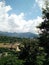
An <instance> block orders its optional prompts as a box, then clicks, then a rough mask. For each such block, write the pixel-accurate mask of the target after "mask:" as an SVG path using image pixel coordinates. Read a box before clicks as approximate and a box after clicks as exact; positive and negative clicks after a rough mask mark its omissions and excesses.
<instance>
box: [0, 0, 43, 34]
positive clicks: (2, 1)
mask: <svg viewBox="0 0 49 65" xmlns="http://www.w3.org/2000/svg"><path fill="white" fill-rule="evenodd" d="M43 5H44V1H43V0H0V31H4V32H18V33H20V32H32V33H38V30H37V28H36V26H38V25H39V24H40V23H41V22H42V21H43V20H42V18H41V15H42V12H41V11H42V9H41V8H42V6H43ZM43 7H44V6H43Z"/></svg>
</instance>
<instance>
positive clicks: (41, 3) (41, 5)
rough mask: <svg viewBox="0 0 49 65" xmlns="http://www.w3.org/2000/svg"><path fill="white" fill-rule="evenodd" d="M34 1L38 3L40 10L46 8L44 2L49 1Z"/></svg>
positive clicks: (47, 0)
mask: <svg viewBox="0 0 49 65" xmlns="http://www.w3.org/2000/svg"><path fill="white" fill-rule="evenodd" d="M35 1H36V2H37V3H38V5H39V7H40V9H41V8H46V2H49V0H35Z"/></svg>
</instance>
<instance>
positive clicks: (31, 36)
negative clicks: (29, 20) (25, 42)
mask: <svg viewBox="0 0 49 65" xmlns="http://www.w3.org/2000/svg"><path fill="white" fill-rule="evenodd" d="M0 36H11V37H20V38H36V37H38V35H37V34H35V33H31V32H25V33H16V32H13V33H11V32H2V31H0Z"/></svg>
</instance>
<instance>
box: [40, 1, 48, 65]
mask: <svg viewBox="0 0 49 65" xmlns="http://www.w3.org/2000/svg"><path fill="white" fill-rule="evenodd" d="M45 6H46V7H45V9H44V8H43V10H42V14H43V19H44V20H43V22H42V23H41V24H40V26H39V28H40V31H41V33H40V37H39V41H40V44H39V45H40V47H43V48H44V51H45V62H44V65H49V3H48V0H47V1H45Z"/></svg>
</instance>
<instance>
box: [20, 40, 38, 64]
mask: <svg viewBox="0 0 49 65" xmlns="http://www.w3.org/2000/svg"><path fill="white" fill-rule="evenodd" d="M37 53H38V41H37V40H34V39H24V41H23V48H21V51H20V55H19V59H22V60H24V65H36V57H37Z"/></svg>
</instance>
